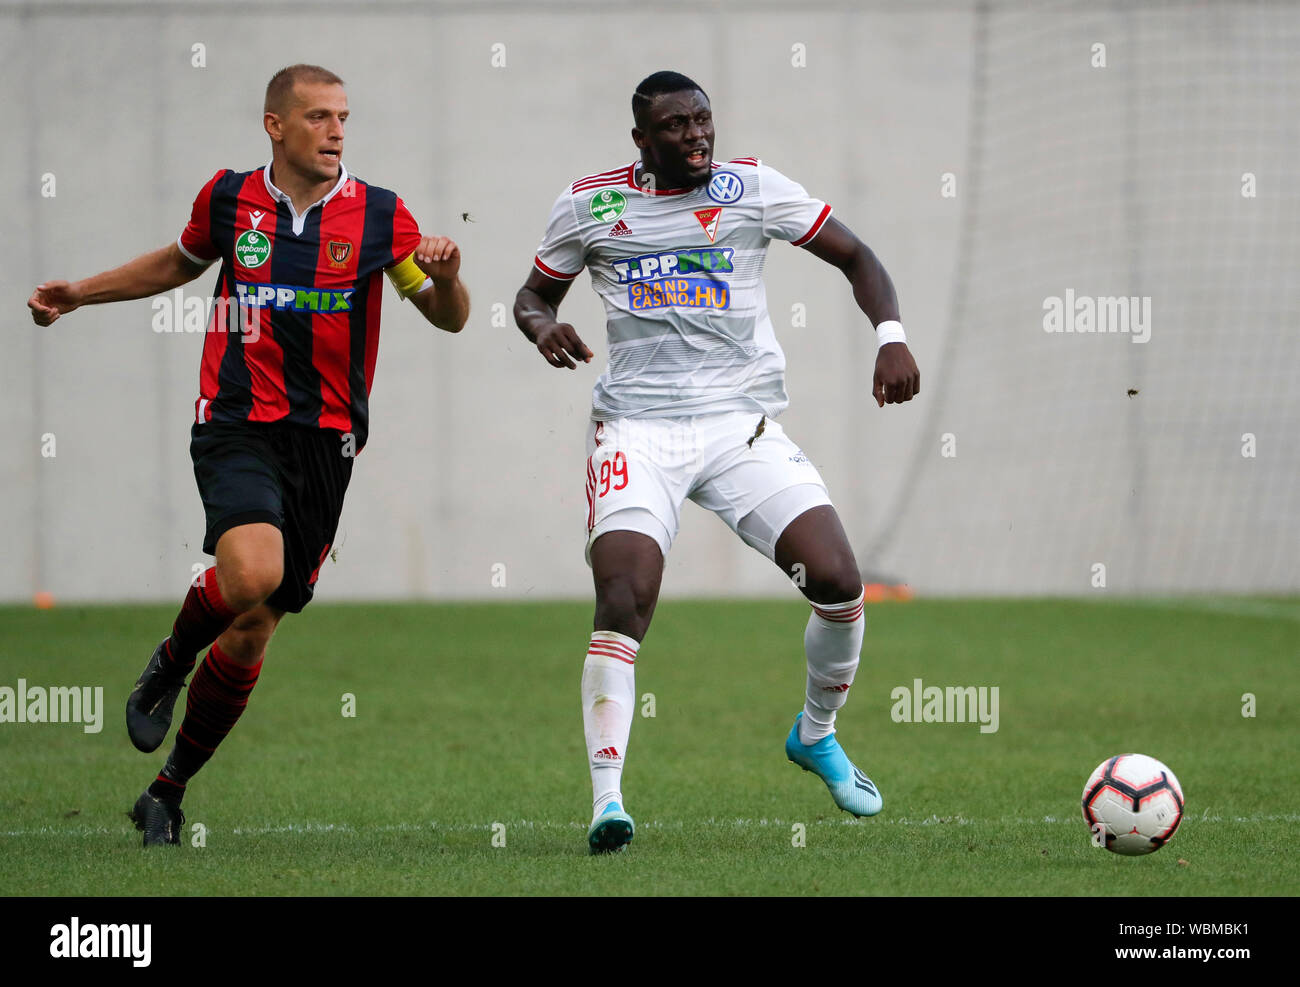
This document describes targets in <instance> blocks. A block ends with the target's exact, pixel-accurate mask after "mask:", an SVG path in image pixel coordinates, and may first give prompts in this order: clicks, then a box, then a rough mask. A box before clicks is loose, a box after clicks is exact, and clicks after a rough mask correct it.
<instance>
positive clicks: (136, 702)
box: [126, 641, 185, 754]
mask: <svg viewBox="0 0 1300 987" xmlns="http://www.w3.org/2000/svg"><path fill="white" fill-rule="evenodd" d="M166 643H167V642H166V641H163V642H162V644H159V645H158V647H156V648H154V652H153V657H152V658H150V659H149V664H147V665H145V666H144V671H143V672H141V673H140V679H139V681H137V682H136V684H135V688H134V689H132V690H131V695H129V696H127V698H126V732H127V733H128V734H129V735H130V737H131V743H133V744H135V747H136V750H140V751H144V752H145V753H146V754H151V753H153V752H154V751H156V750H157V749H158V746H159V745H160V744H161V743H162V742H163V740H164V739H166V737H167V731H168V730H170V729H171V725H172V710H174V709H175V708H176V697H177V696H179V695H180V692H181V690H182V689H183V688H185V676H184V675H180V676H176V675H172V674H170V673H169V672H167V670H166V669H165V668H164V667H163V653H162V652H163V644H166Z"/></svg>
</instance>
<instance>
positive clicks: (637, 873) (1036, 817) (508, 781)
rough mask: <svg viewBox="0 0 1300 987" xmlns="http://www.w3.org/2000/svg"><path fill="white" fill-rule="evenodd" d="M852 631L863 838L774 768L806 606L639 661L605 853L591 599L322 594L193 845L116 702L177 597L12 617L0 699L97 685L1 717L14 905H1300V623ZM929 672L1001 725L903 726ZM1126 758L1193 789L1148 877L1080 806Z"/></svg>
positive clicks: (192, 803)
mask: <svg viewBox="0 0 1300 987" xmlns="http://www.w3.org/2000/svg"><path fill="white" fill-rule="evenodd" d="M867 613H868V625H867V639H866V645H865V648H864V657H863V664H862V668H861V670H860V671H859V673H858V678H857V682H856V684H855V686H854V688H853V691H852V692H851V693H850V699H849V704H848V706H847V707H846V709H845V711H844V712H843V713H842V714H841V716H840V721H839V736H840V739H841V742H842V743H843V744H844V746H845V748H846V750H847V751H848V752H849V754H850V756H852V757H853V758H854V759H855V760H857V761H858V763H859V764H861V765H862V766H863V767H864V769H865V770H866V771H867V772H868V773H869V774H871V776H872V777H873V778H874V779H875V781H876V782H877V783H878V784H879V786H880V788H881V792H882V794H883V795H884V799H885V809H884V812H883V813H882V814H881V815H879V816H877V817H876V818H874V819H867V820H861V821H855V820H853V819H851V818H850V817H849V816H847V815H845V814H843V813H841V812H839V811H838V810H836V809H835V807H834V805H833V804H832V802H831V800H830V796H829V794H828V793H827V791H826V790H825V788H824V786H823V785H822V784H821V782H820V781H818V780H817V779H816V778H815V777H814V776H812V775H810V774H805V773H804V772H802V771H800V770H798V769H797V768H796V767H795V766H793V765H791V764H790V763H788V762H787V761H786V759H785V756H784V751H783V742H784V739H785V735H786V733H787V731H788V730H789V727H790V723H791V720H792V718H793V716H794V714H795V713H796V712H797V711H798V710H799V709H800V708H801V705H802V696H803V675H804V673H803V652H802V633H803V625H804V622H805V620H806V615H807V608H806V606H804V605H803V604H801V603H800V602H799V601H798V600H789V601H780V602H756V601H743V602H736V601H718V602H710V601H682V600H671V599H670V600H665V601H663V602H662V603H661V604H660V607H659V611H658V613H657V615H656V617H655V623H654V626H653V627H652V629H651V631H650V635H649V637H648V638H647V640H646V642H645V644H644V646H643V648H642V651H641V657H640V660H639V661H638V668H637V692H638V694H639V695H640V696H645V694H647V693H652V694H653V707H654V709H653V712H654V716H653V717H647V716H642V715H638V716H637V718H636V721H635V723H634V725H633V731H632V741H631V745H630V752H629V759H628V765H627V770H626V773H625V775H624V794H625V796H626V798H627V801H628V808H629V811H630V812H631V813H632V815H633V817H634V818H635V819H636V823H637V832H636V838H635V840H634V842H633V843H632V845H631V847H630V848H629V849H628V851H627V852H626V853H623V854H620V855H615V856H609V857H601V858H591V857H589V856H588V855H587V853H586V843H585V830H586V824H587V822H588V820H589V811H590V808H589V807H590V788H589V783H588V779H587V771H586V764H585V755H584V751H583V740H582V727H581V712H580V706H579V699H578V682H579V677H580V674H581V666H582V659H583V653H584V650H585V647H586V641H587V635H588V630H589V628H590V626H591V624H590V614H591V608H590V606H589V605H588V604H585V603H549V604H547V603H541V604H527V605H521V604H474V605H418V604H392V605H336V606H327V605H319V604H318V605H314V606H312V607H311V608H309V609H308V611H307V612H306V613H305V614H303V615H302V616H301V617H297V618H292V617H291V618H289V619H287V620H286V621H285V623H284V624H283V625H282V627H281V629H280V631H279V633H278V634H277V637H276V640H275V641H274V643H273V645H272V648H271V651H270V654H269V656H268V658H267V662H266V666H265V668H264V670H263V674H262V680H261V682H260V683H259V685H258V688H257V690H256V691H255V692H254V694H253V697H252V700H251V702H250V705H249V708H248V711H247V713H246V714H245V716H244V719H243V720H242V721H241V722H240V724H239V725H238V727H237V728H236V729H235V731H234V733H232V734H231V736H230V738H229V739H228V740H227V741H226V743H225V744H224V745H223V746H222V748H221V749H220V750H219V751H218V753H217V756H216V757H215V758H214V759H213V761H212V762H211V763H209V765H208V766H207V767H206V768H205V769H204V770H203V772H201V773H200V774H199V775H198V776H197V777H196V778H195V779H194V780H193V781H192V782H191V784H190V790H189V794H188V796H187V798H186V804H185V810H186V815H187V824H186V830H185V834H186V841H185V845H184V846H182V847H179V848H163V849H160V850H153V851H150V852H148V853H145V852H143V851H142V850H141V848H140V844H139V839H140V838H139V834H138V833H137V832H136V831H135V830H134V829H132V828H131V825H130V823H129V822H128V821H127V820H126V817H125V812H126V810H127V809H128V808H129V807H130V806H131V804H132V802H133V800H134V799H135V797H136V796H137V795H138V794H139V793H140V791H141V790H142V789H143V788H144V787H145V785H146V784H147V783H148V782H149V781H150V780H151V779H152V777H153V774H154V773H155V772H156V771H157V769H158V768H159V767H160V766H161V763H162V760H163V757H164V756H165V754H166V751H167V750H168V749H170V743H171V741H170V739H169V740H168V741H167V743H166V744H165V745H164V747H163V748H162V749H161V750H160V751H159V752H157V753H155V754H153V755H142V754H139V753H137V752H136V751H135V750H134V749H133V748H132V747H131V745H130V742H129V741H128V740H127V737H126V731H125V727H124V723H123V714H122V707H123V704H124V703H125V699H126V695H127V692H128V691H129V689H130V687H131V685H132V684H133V682H134V680H135V677H136V675H137V674H138V672H139V671H140V669H141V668H142V667H143V666H144V663H145V661H146V659H147V658H148V657H149V653H150V651H151V650H152V647H153V645H154V644H156V643H157V640H158V638H159V637H160V636H161V634H162V632H163V630H164V629H165V628H166V627H168V626H169V622H170V620H171V618H172V616H173V614H174V608H173V607H171V606H166V607H162V606H116V607H58V608H55V609H52V610H35V609H29V608H20V607H8V608H0V686H7V687H9V688H16V687H17V684H18V679H19V678H23V679H25V680H26V681H27V683H28V685H29V686H30V685H40V686H72V685H90V686H96V685H101V686H103V688H104V707H105V712H104V722H103V729H102V732H99V733H86V732H85V731H84V729H83V728H82V726H80V725H77V724H22V723H3V724H0V893H2V894H5V895H44V894H54V895H92V896H96V895H141V894H157V893H163V894H176V895H232V894H233V895H240V894H252V895H279V894H295V895H299V894H307V895H318V894H323V895H336V894H337V895H353V894H378V895H489V894H490V895H499V894H511V895H532V894H560V895H609V894H657V895H697V894H698V895H767V894H781V895H814V894H816V895H832V894H844V895H859V894H884V895H913V894H919V895H985V894H997V895H1100V896H1110V895H1147V894H1152V895H1283V894H1295V893H1297V891H1298V890H1300V863H1298V862H1297V855H1296V854H1295V853H1294V852H1293V851H1294V847H1295V842H1296V832H1297V823H1298V822H1300V810H1298V809H1297V791H1298V788H1300V780H1297V774H1296V771H1295V754H1296V746H1295V744H1296V723H1297V722H1300V663H1297V658H1298V657H1300V654H1298V651H1300V643H1298V642H1300V601H1297V600H1295V599H1265V598H1258V597H1255V598H1235V597H1234V598H1225V599H1220V598H1215V599H1195V600H1182V601H1145V602H1141V601H1137V602H1134V601H1129V602H1123V603H1106V602H1096V603H1094V602H1089V601H1060V600H1035V601H1021V600H960V601H958V600H917V601H913V602H910V603H904V604H897V603H889V604H880V605H875V606H871V607H869V609H868V611H867ZM917 678H920V679H922V680H923V682H924V683H925V684H926V685H939V686H964V685H975V686H980V685H983V686H997V687H998V688H999V707H1000V708H999V729H998V731H997V732H996V733H989V734H983V733H981V732H980V731H979V729H978V726H977V725H975V724H971V723H942V724H936V723H931V724H915V723H896V722H894V721H893V720H892V719H891V716H890V709H891V705H892V704H891V702H890V691H891V690H892V689H894V688H895V687H896V686H901V685H907V686H910V685H911V684H912V682H913V680H914V679H917ZM345 693H351V694H353V695H354V696H355V697H356V698H355V714H356V715H355V716H354V717H345V716H343V715H342V710H343V699H342V697H343V696H344V694H345ZM1246 693H1250V694H1253V696H1254V697H1255V709H1254V713H1255V715H1254V716H1243V707H1244V705H1245V703H1244V701H1243V698H1242V697H1243V695H1244V694H1246ZM182 710H183V701H182V705H179V706H178V712H177V722H179V717H180V715H181V711H182ZM1126 751H1138V752H1141V753H1146V754H1151V755H1153V756H1155V757H1158V758H1160V759H1161V760H1163V761H1165V762H1166V763H1168V764H1169V765H1170V767H1172V768H1173V770H1174V771H1175V772H1176V773H1177V774H1178V776H1179V778H1180V780H1181V782H1182V784H1183V787H1184V790H1185V793H1186V798H1187V813H1186V815H1185V817H1184V820H1183V824H1182V827H1181V829H1180V830H1179V832H1178V834H1177V836H1176V837H1175V839H1174V840H1173V842H1172V843H1171V844H1170V845H1169V846H1168V847H1166V848H1164V849H1162V850H1161V851H1159V852H1158V853H1156V854H1154V855H1152V856H1148V857H1143V858H1136V859H1134V858H1122V857H1118V856H1116V855H1114V854H1109V853H1106V852H1105V851H1103V850H1100V849H1097V848H1095V847H1093V846H1092V845H1091V844H1090V841H1089V834H1088V832H1087V830H1086V828H1085V826H1084V824H1083V822H1082V819H1081V816H1080V811H1079V796H1080V792H1081V790H1082V787H1083V783H1084V781H1085V780H1086V779H1087V777H1088V774H1089V772H1091V771H1092V769H1093V768H1094V767H1095V766H1096V765H1097V764H1098V763H1099V762H1100V761H1101V760H1102V759H1103V758H1104V757H1106V756H1108V755H1111V754H1117V753H1123V752H1126ZM194 823H200V824H202V826H203V827H204V829H205V831H206V836H205V840H206V845H205V846H202V847H196V846H193V845H191V840H192V838H193V835H194V832H195V831H194V830H193V829H192V824H194ZM797 827H802V831H803V834H804V837H803V843H804V845H803V846H796V845H795V844H796V843H797V842H799V841H798V840H797V839H796V838H795V837H796V834H797V832H798V829H797ZM502 842H503V843H504V845H494V843H495V844H500V843H502Z"/></svg>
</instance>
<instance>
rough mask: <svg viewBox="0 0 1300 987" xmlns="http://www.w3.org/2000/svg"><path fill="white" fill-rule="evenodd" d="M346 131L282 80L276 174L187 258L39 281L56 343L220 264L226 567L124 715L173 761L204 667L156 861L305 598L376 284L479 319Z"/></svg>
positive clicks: (206, 498)
mask: <svg viewBox="0 0 1300 987" xmlns="http://www.w3.org/2000/svg"><path fill="white" fill-rule="evenodd" d="M347 117H348V105H347V96H346V95H345V93H344V90H343V82H342V80H341V79H339V77H338V76H336V75H335V74H334V73H332V72H330V71H328V70H326V69H323V68H320V67H319V66H314V65H293V66H290V67H288V68H285V69H282V70H281V71H280V72H277V73H276V74H275V76H274V77H273V78H272V79H271V82H270V84H269V85H268V86H267V89H266V104H265V112H264V115H263V123H264V126H265V129H266V132H267V134H268V136H269V137H270V138H271V161H270V163H269V164H267V165H266V166H265V167H264V168H259V169H256V170H254V171H250V172H243V173H236V172H232V171H228V170H222V171H219V172H217V174H216V175H214V176H213V178H212V179H211V180H210V181H209V182H208V183H207V184H206V185H205V186H204V187H203V189H202V191H201V192H199V195H198V198H196V199H195V201H194V209H193V213H192V215H191V217H190V222H189V225H187V226H186V227H185V230H184V232H183V233H182V234H181V236H180V238H179V239H178V240H177V242H176V243H173V244H170V245H169V246H167V247H164V248H162V249H161V250H158V251H155V252H154V253H151V254H146V255H145V256H143V257H140V258H137V259H136V260H133V261H131V262H130V263H128V264H126V265H124V266H122V267H119V268H116V269H115V270H112V271H108V272H105V273H103V274H99V275H96V276H94V277H91V278H87V279H86V280H84V281H79V282H75V283H71V284H69V283H68V282H66V281H47V282H45V283H44V284H41V285H38V286H37V288H36V290H35V291H34V292H33V293H32V297H31V299H30V300H29V301H28V307H29V308H30V309H31V310H32V317H33V319H35V321H36V323H37V324H38V325H43V326H45V325H49V324H50V323H52V322H53V321H54V320H55V319H57V318H58V317H59V316H60V315H62V314H65V313H67V312H71V311H73V310H74V309H76V308H79V307H80V306H82V305H91V304H97V303H102V302H112V301H120V300H125V299H132V298H144V297H147V296H149V295H154V294H157V293H159V292H163V291H168V290H170V289H173V288H175V287H177V286H179V285H182V284H185V283H187V282H189V281H192V280H194V279H195V278H196V277H198V276H199V275H200V274H201V273H202V272H203V271H204V270H205V269H206V268H207V266H208V265H209V264H211V263H212V262H213V261H215V260H218V259H220V260H221V272H220V274H219V275H218V279H217V285H216V290H215V291H214V293H213V297H214V313H213V316H212V318H211V320H210V321H209V324H208V331H207V333H206V335H205V337H204V346H203V361H202V367H201V370H200V378H199V398H198V400H197V402H196V403H195V424H194V425H193V427H192V431H191V435H192V438H191V443H190V455H191V458H192V459H193V461H194V476H195V479H196V480H197V481H198V487H199V494H200V496H201V497H202V499H203V509H204V513H205V515H206V518H207V531H206V534H205V536H204V543H203V550H204V551H205V552H207V553H210V554H213V555H215V556H216V564H215V565H214V566H213V567H211V568H209V569H208V570H207V571H206V572H204V573H203V574H202V576H200V577H199V578H197V579H196V580H195V581H194V583H193V584H192V585H191V586H190V589H189V593H188V595H187V596H186V598H185V602H184V604H183V606H182V607H181V611H180V614H179V615H178V616H177V618H176V621H175V623H174V624H173V626H172V632H171V635H170V636H169V637H168V638H167V639H166V640H164V641H163V642H162V643H161V644H159V645H158V647H157V649H155V651H154V653H153V656H152V657H151V658H150V660H149V664H148V665H147V666H146V667H145V670H144V673H143V674H142V675H141V677H140V680H139V681H138V682H137V683H136V686H135V689H134V691H133V692H132V693H131V696H130V698H129V699H128V700H127V707H126V719H127V731H128V733H129V734H130V737H131V741H132V743H134V744H135V746H136V747H137V748H139V749H140V750H142V751H145V752H150V751H153V750H156V749H157V748H158V746H159V745H160V744H161V743H162V742H163V739H164V738H165V737H166V735H167V732H168V730H169V728H170V726H171V720H172V711H173V708H174V706H175V702H176V698H177V696H178V695H179V693H180V690H181V688H182V687H183V686H184V683H185V679H186V677H187V676H188V675H189V673H190V671H191V670H192V669H193V668H194V665H195V663H196V661H197V658H198V655H199V653H200V652H201V651H202V650H203V649H204V648H208V647H209V646H211V647H210V649H209V650H208V653H207V656H206V657H205V658H204V659H203V662H202V664H201V665H199V669H198V671H197V672H196V673H195V675H194V679H193V681H192V682H191V683H190V688H189V694H188V698H187V701H186V707H185V717H184V719H183V721H182V722H181V726H180V729H179V730H178V731H177V737H176V742H175V746H174V747H173V749H172V752H171V754H170V756H169V757H168V758H167V762H166V764H165V765H164V767H163V769H162V771H161V772H160V773H159V774H158V776H157V778H156V779H155V780H154V782H153V783H152V784H151V785H150V786H149V788H148V789H147V790H146V791H145V792H144V793H143V794H142V795H141V796H140V798H139V799H138V800H137V801H136V803H135V805H134V807H133V808H132V810H131V812H130V816H131V819H132V820H133V821H134V822H135V824H136V826H137V827H138V828H139V829H141V830H143V831H144V845H145V846H151V845H156V844H165V843H173V844H174V843H179V842H180V839H179V837H180V828H181V826H182V825H183V823H184V816H183V815H182V813H181V808H180V806H181V798H182V796H183V795H184V794H185V786H186V783H187V782H188V781H189V779H190V778H191V776H193V775H194V773H195V772H197V771H198V770H199V768H201V767H202V766H203V765H204V764H205V763H206V762H207V760H208V758H210V757H211V756H212V753H213V751H214V750H215V748H216V747H217V745H218V744H219V743H220V742H221V741H222V739H223V738H224V737H225V736H226V735H227V734H228V733H229V732H230V729H231V728H232V727H233V726H234V724H235V721H236V720H238V719H239V715H240V714H241V713H242V712H243V710H244V706H245V705H246V704H247V702H248V696H249V693H250V692H251V691H252V689H253V686H254V685H255V684H256V683H257V678H258V673H259V672H260V670H261V667H262V658H263V655H264V653H265V651H266V645H267V642H268V641H270V639H271V635H272V634H273V633H274V631H275V628H276V625H277V624H278V623H279V621H280V618H281V617H283V616H284V614H285V613H286V612H289V613H298V612H301V610H302V609H303V607H305V606H306V605H307V603H308V602H309V601H310V600H311V598H312V594H313V591H314V585H315V582H316V576H317V574H318V572H319V571H320V566H321V563H322V562H324V560H325V556H326V554H327V553H328V552H329V549H330V545H331V543H332V542H333V540H334V533H335V530H336V529H337V527H338V519H339V513H340V511H341V510H342V508H343V496H344V493H345V491H346V490H347V485H348V480H349V479H350V478H351V475H352V460H353V457H354V456H355V455H356V453H358V452H359V451H360V450H361V448H362V447H363V446H364V445H365V442H366V435H367V432H368V424H369V408H368V403H367V401H368V396H369V393H370V384H371V380H372V378H373V375H374V368H375V356H376V352H377V346H378V342H379V308H380V301H381V295H382V289H383V279H382V277H381V276H380V272H381V271H382V272H384V273H386V274H387V275H388V277H389V278H390V280H392V282H393V284H394V285H395V286H396V288H397V290H398V292H399V293H400V294H401V295H402V296H403V297H405V298H409V299H410V300H411V301H412V303H413V304H414V305H415V307H416V308H417V309H419V310H420V312H421V314H422V315H424V317H425V318H426V319H427V320H428V321H429V322H431V323H432V324H433V325H435V326H437V327H438V328H440V329H444V330H446V331H448V332H459V331H460V330H461V329H462V328H463V327H464V325H465V321H466V319H467V318H468V316H469V296H468V293H467V292H466V290H465V287H464V285H463V284H462V283H461V281H460V279H459V276H458V274H459V270H460V250H459V248H458V247H457V246H456V244H455V243H453V242H452V241H451V240H450V239H448V238H446V237H440V236H429V237H422V236H421V235H420V231H419V227H418V226H417V225H416V222H415V220H414V219H413V218H412V217H411V214H410V213H409V212H408V211H407V209H406V206H405V204H403V202H402V200H401V199H399V198H398V197H397V196H396V195H394V194H393V193H392V192H390V191H388V190H386V189H382V188H378V187H376V186H374V185H368V184H366V183H365V182H362V181H361V180H360V179H356V178H353V177H352V176H350V175H349V174H348V173H347V170H346V169H345V168H344V167H343V163H342V155H343V129H344V123H345V121H346V120H347Z"/></svg>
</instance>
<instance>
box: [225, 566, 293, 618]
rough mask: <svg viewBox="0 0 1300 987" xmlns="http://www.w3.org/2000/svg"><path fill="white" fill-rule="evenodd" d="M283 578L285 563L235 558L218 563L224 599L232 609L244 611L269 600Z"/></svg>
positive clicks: (239, 611)
mask: <svg viewBox="0 0 1300 987" xmlns="http://www.w3.org/2000/svg"><path fill="white" fill-rule="evenodd" d="M283 578H284V566H283V563H275V564H272V563H261V564H256V563H244V564H241V563H239V562H236V563H234V564H227V565H225V566H222V565H218V566H217V585H218V587H219V588H220V590H221V596H222V599H224V600H225V601H226V605H227V606H229V607H230V609H232V610H234V611H236V612H238V613H241V614H242V613H244V612H246V611H248V610H252V609H253V608H254V607H256V606H258V605H259V604H261V603H264V602H266V599H267V597H269V596H270V595H271V594H272V593H274V592H275V591H276V589H277V588H278V587H279V585H280V582H281V580H282V579H283Z"/></svg>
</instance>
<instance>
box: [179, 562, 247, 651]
mask: <svg viewBox="0 0 1300 987" xmlns="http://www.w3.org/2000/svg"><path fill="white" fill-rule="evenodd" d="M238 616H239V614H237V613H235V611H233V610H231V609H230V607H229V606H227V605H226V601H225V600H223V599H222V598H221V589H220V588H219V587H218V586H217V569H216V566H209V567H208V570H207V571H206V572H204V573H203V575H201V576H199V578H198V579H197V580H195V581H194V582H193V583H191V584H190V591H189V592H188V593H186V594H185V602H184V603H183V604H181V612H180V613H179V614H177V615H176V621H175V623H173V624H172V634H171V637H169V638H168V639H167V640H166V641H165V642H164V643H163V662H164V664H165V665H167V666H169V667H170V668H171V670H172V671H174V672H179V673H181V674H182V675H188V674H189V673H190V671H191V670H192V669H193V668H194V662H195V660H196V659H197V658H198V654H199V652H200V651H202V650H203V649H204V648H206V647H207V646H208V645H209V644H211V643H212V642H213V641H215V640H216V639H217V638H219V637H220V636H221V634H222V632H223V631H225V629H226V628H227V627H229V626H230V625H231V624H232V623H234V620H235V618H236V617H238Z"/></svg>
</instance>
